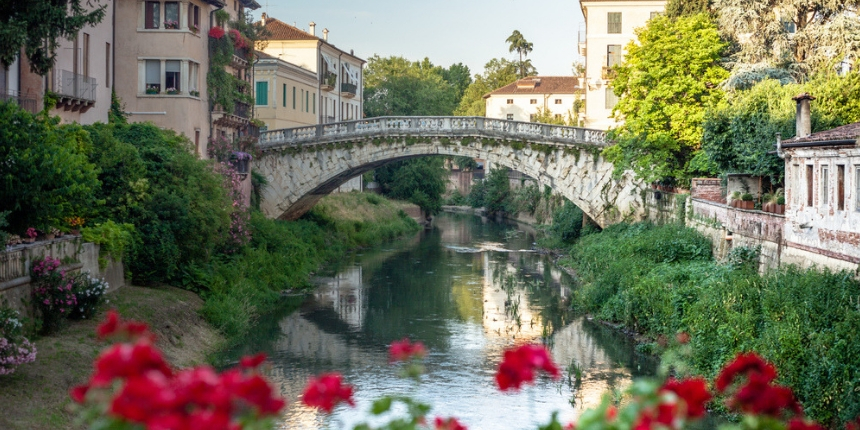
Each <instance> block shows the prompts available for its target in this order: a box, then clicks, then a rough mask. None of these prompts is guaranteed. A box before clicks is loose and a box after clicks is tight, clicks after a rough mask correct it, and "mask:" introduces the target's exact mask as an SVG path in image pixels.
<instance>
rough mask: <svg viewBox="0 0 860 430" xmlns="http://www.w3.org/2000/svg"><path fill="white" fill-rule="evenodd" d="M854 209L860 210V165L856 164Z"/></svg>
mask: <svg viewBox="0 0 860 430" xmlns="http://www.w3.org/2000/svg"><path fill="white" fill-rule="evenodd" d="M854 210H855V211H858V212H860V166H854Z"/></svg>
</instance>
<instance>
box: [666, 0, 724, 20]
mask: <svg viewBox="0 0 860 430" xmlns="http://www.w3.org/2000/svg"><path fill="white" fill-rule="evenodd" d="M712 4H713V0H669V1H668V2H666V16H668V17H669V18H679V17H682V16H690V15H696V14H698V13H710V12H711V5H712Z"/></svg>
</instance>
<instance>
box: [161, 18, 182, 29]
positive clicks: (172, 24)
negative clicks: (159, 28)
mask: <svg viewBox="0 0 860 430" xmlns="http://www.w3.org/2000/svg"><path fill="white" fill-rule="evenodd" d="M164 28H165V29H166V30H176V29H177V28H179V21H171V20H167V21H164Z"/></svg>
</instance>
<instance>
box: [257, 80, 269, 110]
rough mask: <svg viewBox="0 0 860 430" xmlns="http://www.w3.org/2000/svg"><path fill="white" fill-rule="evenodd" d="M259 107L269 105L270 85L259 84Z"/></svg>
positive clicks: (266, 83)
mask: <svg viewBox="0 0 860 430" xmlns="http://www.w3.org/2000/svg"><path fill="white" fill-rule="evenodd" d="M256 104H257V106H268V105H269V83H268V82H257V103H256Z"/></svg>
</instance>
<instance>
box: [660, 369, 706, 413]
mask: <svg viewBox="0 0 860 430" xmlns="http://www.w3.org/2000/svg"><path fill="white" fill-rule="evenodd" d="M661 390H665V391H671V392H673V393H675V394H676V395H677V396H678V397H679V398H681V399H682V400H684V403H685V404H686V405H687V416H688V417H690V418H698V417H701V416H703V415H705V405H706V404H707V403H708V401H710V400H711V393H709V392H708V385H707V383H705V380H704V379H702V378H690V379H685V380H683V381H678V380H676V379H674V378H669V380H668V381H666V383H665V384H663V387H662V388H661Z"/></svg>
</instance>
